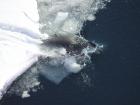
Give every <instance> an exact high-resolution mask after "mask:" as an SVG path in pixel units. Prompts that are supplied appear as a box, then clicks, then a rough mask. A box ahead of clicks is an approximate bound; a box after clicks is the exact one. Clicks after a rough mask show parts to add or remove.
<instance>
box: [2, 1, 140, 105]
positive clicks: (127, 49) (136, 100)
mask: <svg viewBox="0 0 140 105" xmlns="http://www.w3.org/2000/svg"><path fill="white" fill-rule="evenodd" d="M96 16H97V17H96V20H95V21H93V22H86V23H85V26H84V28H83V31H82V32H81V33H82V34H83V35H84V36H85V37H86V38H87V39H89V40H91V41H92V40H95V41H97V42H99V43H103V44H104V45H105V48H104V51H103V52H102V54H100V55H97V56H95V59H93V62H94V68H92V67H89V68H87V69H88V71H89V72H90V73H89V76H90V77H91V79H93V80H92V83H91V84H92V86H88V85H87V86H85V85H86V84H85V85H84V83H77V81H78V79H77V78H78V77H77V75H76V76H75V75H72V76H70V77H69V78H67V79H65V80H64V81H63V82H62V83H61V84H60V85H55V84H53V83H50V82H46V80H44V79H42V84H44V88H43V89H42V90H39V91H38V92H36V93H31V97H30V98H25V99H21V98H20V97H18V96H11V97H5V98H4V99H3V100H2V103H1V104H2V105H140V59H139V58H140V1H139V0H112V1H111V3H109V4H108V5H107V7H106V9H104V10H101V11H99V13H97V15H96ZM71 78H73V79H71Z"/></svg>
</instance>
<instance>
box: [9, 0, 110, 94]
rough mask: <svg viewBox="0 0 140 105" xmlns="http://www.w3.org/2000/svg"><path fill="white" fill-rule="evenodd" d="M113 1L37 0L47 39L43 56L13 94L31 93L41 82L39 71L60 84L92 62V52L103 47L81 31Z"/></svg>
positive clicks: (42, 28) (41, 23)
mask: <svg viewBox="0 0 140 105" xmlns="http://www.w3.org/2000/svg"><path fill="white" fill-rule="evenodd" d="M109 1H110V0H37V5H38V13H39V23H40V24H39V25H40V31H41V33H42V34H40V35H41V36H40V37H41V38H43V44H41V46H40V49H41V55H42V56H41V57H40V60H39V61H38V62H37V64H36V65H35V66H34V68H31V70H29V71H28V72H27V73H25V74H24V75H23V76H22V78H20V79H19V80H18V81H17V82H16V83H15V84H14V85H13V87H12V88H11V89H10V91H9V93H13V91H14V92H15V93H17V94H18V95H21V94H22V93H26V94H27V93H28V91H30V90H31V89H32V88H33V87H35V86H38V85H39V80H38V76H39V74H41V75H43V76H45V77H46V78H47V79H49V80H50V81H52V82H54V83H56V84H58V83H60V82H61V81H62V80H63V79H64V78H65V77H66V76H68V75H69V74H71V73H77V72H79V71H80V70H81V69H82V68H84V67H85V66H86V64H87V63H89V62H90V54H91V53H96V52H98V51H99V49H102V48H103V46H100V45H98V44H95V45H92V44H89V42H88V40H86V39H84V38H83V37H82V36H80V31H81V29H82V27H83V23H84V22H86V21H87V20H88V21H93V20H94V19H95V14H96V13H97V12H98V10H100V9H103V8H104V7H105V5H106V3H107V2H109ZM43 35H44V37H43ZM46 35H49V36H46ZM25 81H27V82H25ZM27 96H28V94H27ZM24 97H25V96H24Z"/></svg>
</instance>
